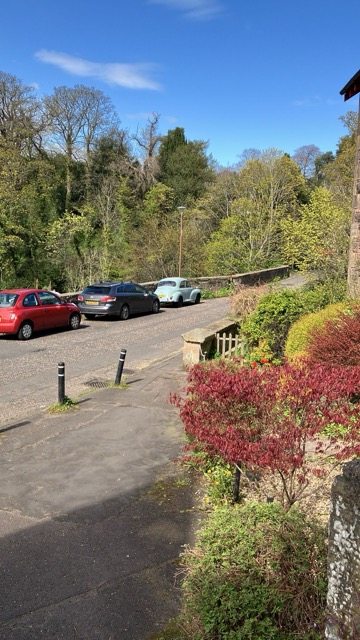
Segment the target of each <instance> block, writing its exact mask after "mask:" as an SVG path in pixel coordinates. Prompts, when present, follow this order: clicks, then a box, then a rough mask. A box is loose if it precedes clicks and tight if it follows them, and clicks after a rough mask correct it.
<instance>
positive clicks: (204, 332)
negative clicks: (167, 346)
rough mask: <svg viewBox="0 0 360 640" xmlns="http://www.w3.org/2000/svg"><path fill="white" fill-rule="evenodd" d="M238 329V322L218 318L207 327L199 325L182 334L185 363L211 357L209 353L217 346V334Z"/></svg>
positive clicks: (189, 363) (189, 364)
mask: <svg viewBox="0 0 360 640" xmlns="http://www.w3.org/2000/svg"><path fill="white" fill-rule="evenodd" d="M236 330H237V324H236V322H234V321H232V320H229V318H224V319H223V320H217V321H216V322H213V323H212V324H209V325H208V326H207V327H201V328H200V327H199V328H197V329H192V330H191V331H188V332H187V333H183V334H182V338H183V340H184V345H183V365H184V367H185V368H186V367H189V366H192V365H194V364H196V363H197V362H200V360H204V359H205V358H207V357H209V354H210V353H211V351H212V350H213V349H215V348H216V338H215V336H216V334H217V333H221V334H223V333H225V334H227V335H228V334H230V333H234V331H236Z"/></svg>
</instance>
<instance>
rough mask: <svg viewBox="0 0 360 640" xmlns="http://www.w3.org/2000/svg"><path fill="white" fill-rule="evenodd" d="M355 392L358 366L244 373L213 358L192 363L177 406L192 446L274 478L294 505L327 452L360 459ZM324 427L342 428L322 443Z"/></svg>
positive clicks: (319, 470)
mask: <svg viewBox="0 0 360 640" xmlns="http://www.w3.org/2000/svg"><path fill="white" fill-rule="evenodd" d="M359 395H360V367H338V366H335V367H329V366H326V365H323V364H318V363H312V364H311V365H309V363H307V362H302V363H300V364H297V365H293V364H290V363H286V364H284V365H283V366H279V367H273V366H269V365H265V366H263V367H254V368H247V367H241V366H240V364H239V363H236V362H232V363H230V364H228V363H227V362H225V361H222V360H218V361H214V362H213V363H208V364H207V365H206V366H204V365H203V364H199V365H195V366H194V367H193V368H192V370H191V371H190V373H189V376H188V387H187V394H186V396H185V398H184V399H180V398H175V399H174V402H176V403H177V404H178V406H179V407H180V416H181V419H182V421H183V423H184V425H185V431H186V433H187V434H188V436H189V449H193V450H194V451H197V450H198V448H199V445H200V446H201V448H202V449H203V450H205V451H206V452H207V453H208V454H209V455H220V456H221V457H222V458H223V459H224V460H225V461H226V462H229V463H234V464H238V463H239V462H241V463H242V464H243V465H245V466H246V467H248V468H253V469H262V470H267V471H269V472H271V473H273V474H277V475H278V476H279V477H280V479H281V483H282V486H283V495H284V498H283V500H284V503H286V504H287V505H288V506H291V505H292V504H293V503H294V502H296V501H297V500H298V499H299V497H300V496H301V495H302V494H303V492H304V489H305V488H306V487H307V486H308V484H309V479H310V477H311V474H315V475H318V476H321V475H323V474H324V470H323V465H322V464H320V460H321V459H323V458H324V456H325V455H326V452H327V451H329V450H330V449H331V455H332V458H333V459H334V460H337V461H340V460H346V459H351V458H352V457H354V456H359V455H360V432H359V426H360V403H359V402H357V401H356V398H357V397H358V396H359ZM329 424H336V425H337V426H338V427H340V426H343V427H344V428H343V429H334V430H333V434H332V435H331V437H327V438H325V437H324V429H325V427H327V426H328V425H329ZM309 451H311V456H309V455H308V453H309ZM316 460H318V461H319V464H316ZM314 461H315V462H314Z"/></svg>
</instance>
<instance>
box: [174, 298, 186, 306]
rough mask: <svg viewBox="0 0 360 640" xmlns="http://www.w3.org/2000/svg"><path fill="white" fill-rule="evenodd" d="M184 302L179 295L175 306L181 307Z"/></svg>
mask: <svg viewBox="0 0 360 640" xmlns="http://www.w3.org/2000/svg"><path fill="white" fill-rule="evenodd" d="M183 303H184V300H183V297H182V296H179V299H178V300H177V301H176V302H175V307H178V308H179V307H182V306H183Z"/></svg>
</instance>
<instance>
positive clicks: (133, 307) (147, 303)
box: [77, 282, 160, 320]
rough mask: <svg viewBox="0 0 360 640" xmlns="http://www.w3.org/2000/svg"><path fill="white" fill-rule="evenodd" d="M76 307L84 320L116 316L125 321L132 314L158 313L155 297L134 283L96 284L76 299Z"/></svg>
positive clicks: (157, 299) (87, 288)
mask: <svg viewBox="0 0 360 640" xmlns="http://www.w3.org/2000/svg"><path fill="white" fill-rule="evenodd" d="M77 299H78V301H77V306H78V307H79V309H80V311H81V313H82V314H83V315H84V316H85V318H87V319H90V318H94V316H117V317H118V318H120V319H121V320H127V319H128V317H129V316H130V315H132V314H134V313H158V311H159V309H160V301H159V298H158V297H157V295H155V293H153V292H152V291H148V290H147V289H145V288H144V287H142V286H141V285H140V284H136V283H135V282H97V283H96V284H90V285H89V286H88V287H86V288H85V289H84V291H82V292H81V293H80V294H79V295H78V297H77Z"/></svg>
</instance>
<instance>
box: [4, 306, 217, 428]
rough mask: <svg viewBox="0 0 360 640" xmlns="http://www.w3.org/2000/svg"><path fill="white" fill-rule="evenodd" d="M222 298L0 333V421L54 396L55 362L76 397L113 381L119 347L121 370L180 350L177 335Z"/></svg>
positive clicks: (212, 312) (211, 315) (200, 322)
mask: <svg viewBox="0 0 360 640" xmlns="http://www.w3.org/2000/svg"><path fill="white" fill-rule="evenodd" d="M229 310H230V308H229V301H228V298H218V299H213V300H205V301H202V302H201V304H199V305H186V306H183V307H182V308H180V309H173V308H170V307H169V308H166V309H162V310H161V311H160V313H159V314H156V315H141V316H134V317H131V318H130V319H129V320H127V321H126V322H124V321H119V320H112V319H106V318H100V319H94V320H85V319H83V322H82V325H81V328H80V329H79V330H77V331H68V330H61V331H53V332H51V333H49V332H48V333H43V334H38V335H36V336H35V337H34V338H33V339H32V340H29V341H26V342H21V341H18V340H16V339H14V338H13V337H9V336H5V335H1V334H0V426H4V425H7V424H9V423H10V422H13V421H15V420H20V419H22V418H24V417H25V416H29V415H30V414H32V413H35V412H38V411H39V410H44V409H46V408H47V407H49V405H51V404H52V403H54V402H56V401H57V397H58V387H57V371H58V363H59V362H64V363H65V393H66V395H67V396H69V397H72V398H76V397H79V396H80V395H82V394H84V393H86V392H88V391H89V389H92V388H93V387H94V386H96V385H98V386H101V385H102V384H105V383H106V382H108V381H114V380H115V375H116V371H117V366H118V360H119V356H120V351H121V349H126V351H127V353H126V360H125V367H124V376H126V373H127V372H130V371H131V372H133V371H135V370H137V369H140V368H142V367H143V366H146V365H147V364H149V363H151V362H154V361H156V360H158V359H161V358H164V357H166V356H168V355H170V354H173V353H176V352H177V351H180V350H181V348H182V345H183V340H182V338H181V335H182V334H183V333H185V332H187V331H189V330H190V329H193V328H196V327H204V326H206V325H208V324H210V323H211V322H214V321H216V320H219V319H221V318H224V317H226V316H227V314H228V313H229Z"/></svg>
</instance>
